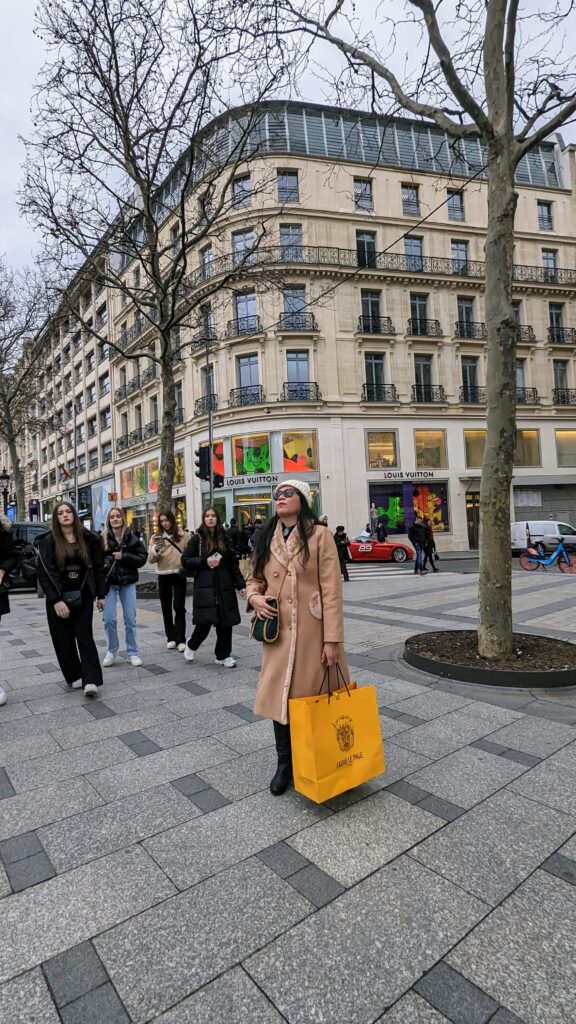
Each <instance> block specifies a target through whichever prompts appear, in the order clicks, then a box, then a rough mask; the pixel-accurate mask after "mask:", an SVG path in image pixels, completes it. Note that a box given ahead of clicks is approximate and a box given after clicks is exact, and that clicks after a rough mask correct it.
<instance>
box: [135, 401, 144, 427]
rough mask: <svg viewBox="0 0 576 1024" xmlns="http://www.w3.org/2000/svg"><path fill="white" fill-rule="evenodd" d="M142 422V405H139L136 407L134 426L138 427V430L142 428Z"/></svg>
mask: <svg viewBox="0 0 576 1024" xmlns="http://www.w3.org/2000/svg"><path fill="white" fill-rule="evenodd" d="M142 424H143V420H142V406H141V405H137V406H135V407H134V426H135V427H136V430H142Z"/></svg>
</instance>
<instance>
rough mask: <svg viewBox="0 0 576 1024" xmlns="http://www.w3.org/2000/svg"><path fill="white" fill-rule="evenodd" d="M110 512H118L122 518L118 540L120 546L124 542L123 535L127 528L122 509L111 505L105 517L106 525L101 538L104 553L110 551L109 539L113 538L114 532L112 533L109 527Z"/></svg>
mask: <svg viewBox="0 0 576 1024" xmlns="http://www.w3.org/2000/svg"><path fill="white" fill-rule="evenodd" d="M111 512H119V513H120V515H121V516H122V536H121V538H120V544H122V541H123V540H124V534H125V533H126V530H127V529H128V527H127V525H126V516H125V515H124V509H123V508H120V506H119V505H113V506H112V508H109V509H108V513H107V515H106V525H105V526H104V536H103V538H102V540H103V541H104V551H109V550H110V545H109V541H110V537H111V536H112V537H113V536H114V531H113V529H112V527H111V526H110V513H111Z"/></svg>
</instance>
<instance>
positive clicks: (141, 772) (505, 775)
mask: <svg viewBox="0 0 576 1024" xmlns="http://www.w3.org/2000/svg"><path fill="white" fill-rule="evenodd" d="M575 586H576V584H575V583H574V580H572V579H571V578H568V579H564V578H560V577H559V578H558V579H556V578H554V579H551V577H550V576H547V577H543V578H542V579H541V580H540V579H538V580H534V579H532V578H530V577H529V576H528V575H526V576H522V575H520V574H514V601H515V615H516V622H517V625H518V626H519V627H520V628H522V629H524V630H536V631H541V632H546V631H550V632H552V633H553V635H557V636H560V637H563V638H565V639H569V640H571V639H572V618H573V608H574V603H575V601H576V590H575V589H574V588H575ZM476 588H477V577H476V576H474V575H466V576H463V575H462V576H458V575H456V574H453V573H450V574H449V575H446V576H444V577H443V575H442V572H440V573H439V574H438V575H435V576H433V577H430V576H428V577H425V578H424V577H423V578H420V577H417V578H414V577H413V575H412V574H407V575H406V576H404V577H392V576H390V577H389V578H387V579H384V580H382V579H381V580H367V581H361V582H354V583H349V584H346V588H345V629H346V639H347V647H348V650H349V652H350V664H351V666H352V668H353V678H355V680H356V681H357V683H358V685H359V686H362V685H374V686H375V687H376V692H377V700H378V706H379V709H380V721H381V724H382V733H383V736H384V738H385V751H386V764H387V771H386V773H385V774H384V775H383V776H380V777H379V778H376V779H372V780H370V781H369V782H367V783H364V784H363V785H362V786H359V787H357V789H355V790H351V791H350V792H348V793H343V794H341V795H340V796H338V797H334V798H333V799H332V800H328V801H327V802H326V804H324V805H321V806H318V805H316V804H313V803H311V802H310V801H308V800H306V799H305V798H304V797H302V796H300V795H299V794H296V793H295V792H294V791H293V790H292V789H290V790H289V791H288V792H287V793H286V794H285V796H283V797H282V798H279V799H275V798H274V797H272V795H271V794H270V792H269V789H268V785H269V780H270V777H271V774H272V773H273V771H274V767H275V750H274V737H273V731H272V727H271V724H270V722H268V721H265V720H263V719H261V718H259V717H258V716H257V715H255V714H254V712H253V710H252V709H253V701H254V695H255V691H256V686H257V680H258V666H259V658H260V654H261V651H260V649H259V648H258V647H257V645H254V644H253V643H252V642H251V641H250V640H249V638H248V630H247V623H248V617H246V618H245V621H244V622H243V624H242V626H240V627H239V628H238V630H237V631H235V638H234V655H235V657H236V658H237V661H238V665H237V668H235V669H234V670H227V669H224V668H221V667H219V666H217V665H215V664H214V658H213V648H212V643H213V640H212V639H210V640H209V641H207V642H206V643H205V644H204V646H203V647H202V648H201V649H200V650H199V652H198V653H197V655H196V658H195V660H194V662H193V663H192V664H189V663H186V662H185V661H184V659H183V657H182V656H181V655H179V654H178V653H177V652H174V651H167V650H166V649H165V642H164V634H163V630H162V621H161V616H160V614H159V608H158V606H157V605H156V603H155V602H154V601H149V600H148V601H142V603H141V605H140V606H139V609H138V621H139V639H140V646H141V654H142V659H143V662H144V664H143V665H142V667H141V668H132V666H130V665H129V663H128V662H127V661H126V660H124V661H122V662H120V663H119V664H117V665H115V666H113V667H112V668H111V669H107V670H105V675H104V688H103V690H102V691H101V693H99V695H98V698H97V699H96V700H91V701H90V700H89V699H86V698H85V697H84V694H83V693H82V691H70V690H69V689H68V688H67V687H66V686H65V684H64V683H63V680H62V679H61V678H60V676H59V673H58V669H57V666H56V664H55V660H54V653H53V650H52V647H51V644H50V638H49V634H48V629H47V624H46V619H45V610H44V606H43V604H42V603H41V602H39V601H37V600H36V598H32V597H30V596H26V595H16V596H15V597H14V598H13V599H12V608H13V611H12V613H11V615H10V617H9V618H6V619H3V620H2V629H1V630H0V685H2V686H3V687H4V689H5V690H6V692H7V695H8V702H7V704H6V705H5V706H4V707H2V708H0V935H1V937H2V939H1V942H0V1024H4V1022H6V1024H58V1022H60V1024H149V1022H150V1024H255V1022H262V1024H281V1022H287V1024H376V1022H379V1024H382V1022H384V1024H574V1020H575V1019H576V1016H575V1011H574V992H575V991H576V959H575V957H574V935H575V934H576V687H574V688H568V689H564V690H538V691H530V690H527V689H523V688H522V687H521V685H519V686H517V687H515V688H510V689H501V688H497V687H491V686H490V685H488V684H486V685H482V686H477V687H472V686H468V685H467V684H465V683H459V682H456V681H452V680H443V679H439V678H434V677H430V676H427V675H425V674H423V673H420V672H418V671H416V670H414V669H412V668H410V667H409V666H408V665H406V664H405V663H404V662H403V661H402V660H401V652H402V641H403V640H404V638H405V637H407V636H409V635H411V634H413V633H416V632H420V631H421V630H422V629H440V628H443V627H445V628H458V627H461V626H462V625H465V624H468V625H470V626H473V624H474V622H475V618H476V614H477V593H476ZM96 632H97V635H96V639H97V644H98V649H99V650H100V651H101V652H103V651H104V649H105V641H104V638H103V635H102V630H101V627H100V624H99V623H98V625H97V627H96ZM31 638H32V639H31ZM521 682H522V677H521V676H519V678H518V683H519V684H521Z"/></svg>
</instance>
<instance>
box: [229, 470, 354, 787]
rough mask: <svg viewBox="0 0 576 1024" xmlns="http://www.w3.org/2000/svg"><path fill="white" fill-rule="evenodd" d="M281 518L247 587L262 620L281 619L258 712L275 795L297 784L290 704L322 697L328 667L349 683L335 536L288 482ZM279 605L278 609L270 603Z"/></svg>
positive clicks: (267, 657)
mask: <svg viewBox="0 0 576 1024" xmlns="http://www.w3.org/2000/svg"><path fill="white" fill-rule="evenodd" d="M274 501H275V503H276V514H275V515H274V516H273V517H272V518H271V519H270V520H269V521H268V522H267V523H266V526H265V527H264V530H263V532H262V538H261V543H260V544H259V545H258V548H257V549H256V553H255V555H254V558H253V563H252V564H253V570H252V576H250V577H249V579H248V582H247V584H246V590H247V593H248V604H249V605H251V606H252V608H253V609H254V611H255V613H256V615H257V617H258V618H259V619H273V618H276V617H277V616H279V634H278V638H277V640H276V641H275V642H274V643H270V644H263V645H262V671H261V673H260V682H259V684H258V692H257V694H256V703H255V705H254V710H255V712H256V714H257V715H262V716H263V717H264V718H271V719H272V721H273V723H274V737H275V740H276V752H277V754H278V767H277V769H276V772H275V774H274V777H273V779H272V781H271V783H270V790H271V792H272V793H273V794H274V796H279V795H280V794H281V793H284V792H285V790H286V789H287V788H288V785H289V784H290V781H291V778H292V747H291V742H290V725H289V721H288V700H289V699H290V698H291V697H310V696H313V695H314V694H317V693H318V692H319V690H320V689H321V686H322V683H323V681H324V676H325V671H326V668H327V667H329V666H334V665H339V666H340V670H341V672H342V674H343V676H344V678H345V680H346V681H347V680H348V666H347V663H346V655H345V654H344V649H343V640H344V620H343V605H342V577H341V574H340V560H339V558H338V552H337V550H336V545H335V543H334V538H333V537H332V534H331V533H330V531H329V530H325V529H323V528H322V527H321V526H320V524H319V522H318V520H317V519H316V517H315V516H314V513H313V511H312V507H311V506H312V495H311V492H310V487H309V486H308V484H307V483H306V482H305V481H303V480H283V481H282V483H281V484H278V487H277V488H276V491H275V492H274ZM271 598H274V599H275V600H276V602H277V608H274V607H271V606H270V604H269V603H268V601H269V600H270V599H271Z"/></svg>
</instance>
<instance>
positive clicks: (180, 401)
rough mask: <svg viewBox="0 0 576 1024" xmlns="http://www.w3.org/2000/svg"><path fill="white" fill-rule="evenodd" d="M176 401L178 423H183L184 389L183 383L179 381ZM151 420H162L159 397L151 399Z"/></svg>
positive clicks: (175, 394)
mask: <svg viewBox="0 0 576 1024" xmlns="http://www.w3.org/2000/svg"><path fill="white" fill-rule="evenodd" d="M174 399H175V401H176V422H177V423H182V421H183V419H184V417H183V415H182V414H183V412H184V388H183V385H182V381H179V382H178V384H176V385H175V387H174ZM150 419H151V420H158V419H160V415H159V410H158V395H154V396H153V398H151V399H150Z"/></svg>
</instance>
